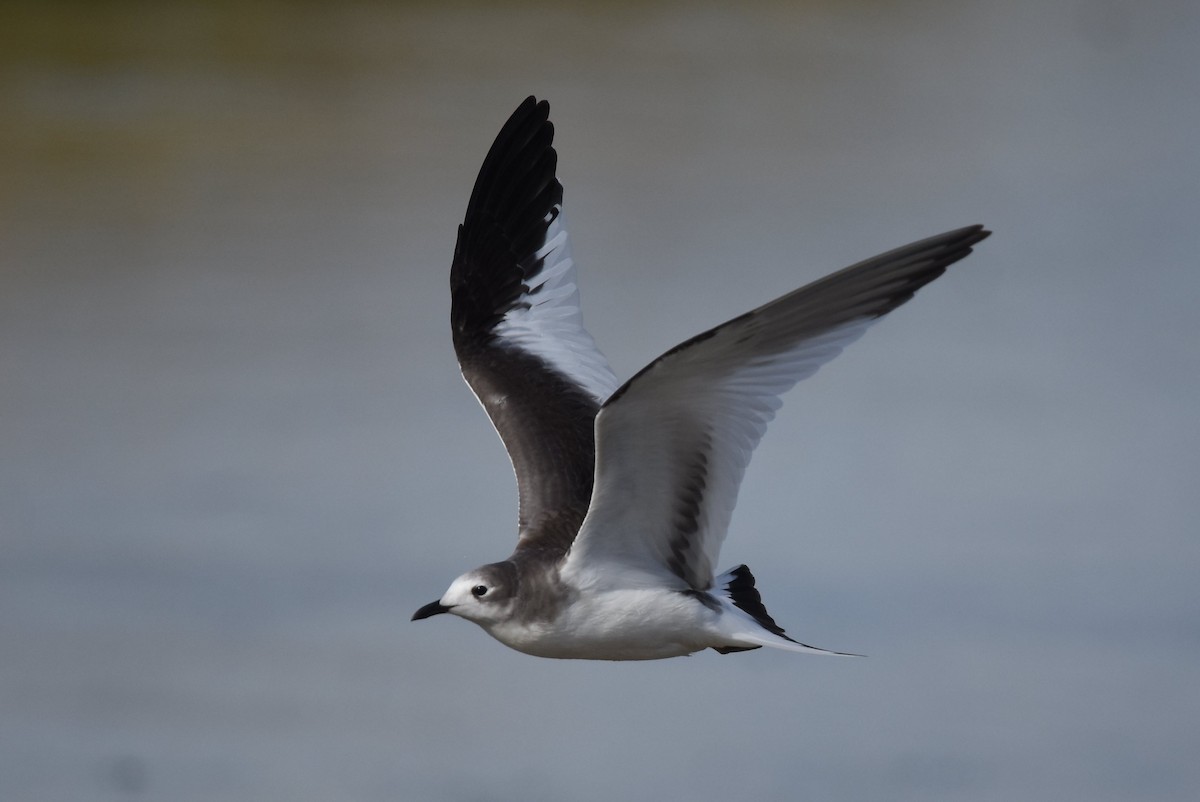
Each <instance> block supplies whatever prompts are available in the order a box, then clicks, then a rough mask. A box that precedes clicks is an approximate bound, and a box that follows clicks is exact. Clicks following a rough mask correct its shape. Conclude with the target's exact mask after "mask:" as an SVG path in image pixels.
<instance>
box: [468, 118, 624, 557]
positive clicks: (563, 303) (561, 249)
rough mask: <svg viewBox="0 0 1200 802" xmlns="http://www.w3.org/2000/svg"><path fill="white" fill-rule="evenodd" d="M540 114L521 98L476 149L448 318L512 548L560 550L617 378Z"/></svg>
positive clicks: (586, 483) (581, 499)
mask: <svg viewBox="0 0 1200 802" xmlns="http://www.w3.org/2000/svg"><path fill="white" fill-rule="evenodd" d="M548 116H549V104H547V103H546V102H545V101H542V102H540V103H539V102H537V101H536V100H535V99H534V98H533V97H529V98H527V99H526V100H525V102H523V103H522V104H521V105H520V106H519V107H518V108H517V110H516V111H515V112H513V114H512V116H511V117H510V118H509V119H508V122H506V123H505V124H504V127H503V128H502V129H501V130H500V133H499V134H498V135H497V136H496V141H495V142H494V143H493V144H492V147H491V150H489V151H488V155H487V158H485V159H484V162H483V166H482V167H481V168H480V170H479V177H478V178H477V179H476V181H475V188H474V189H473V190H472V192H471V200H470V202H469V203H468V204H467V213H466V217H465V218H464V220H463V223H462V225H461V226H459V229H458V243H457V245H456V246H455V249H454V264H453V266H452V268H451V271H450V291H451V313H450V321H451V325H452V327H453V330H454V350H455V351H456V353H457V354H458V361H459V365H460V366H461V367H462V373H463V377H464V378H465V379H466V380H467V383H468V384H469V385H470V386H471V389H472V390H473V391H474V392H475V395H476V396H477V397H478V398H479V401H480V403H482V404H483V408H484V409H485V410H486V411H487V414H488V416H489V417H490V418H491V420H492V424H493V425H494V426H495V427H496V431H497V432H498V433H499V434H500V438H501V439H502V440H503V441H504V446H505V448H507V449H508V454H509V457H510V458H511V459H512V463H513V469H514V470H515V471H516V474H517V488H518V491H519V495H520V512H519V526H520V538H519V541H518V547H537V548H544V549H559V550H564V551H565V550H566V548H567V547H569V546H570V544H571V540H572V539H573V538H574V536H575V533H576V531H577V530H578V528H579V525H580V522H581V521H582V520H583V516H584V514H585V512H586V511H587V506H588V502H589V500H590V498H591V492H592V472H593V470H594V453H595V450H594V441H593V420H594V418H595V416H596V412H597V410H598V409H599V408H600V404H601V403H603V401H604V400H605V399H606V398H607V397H608V396H609V395H610V394H611V393H612V391H613V389H614V388H615V387H616V384H617V382H616V378H615V377H614V376H613V373H612V371H611V370H610V369H609V367H608V363H607V361H606V360H605V359H604V356H603V355H602V354H601V353H600V352H599V351H598V350H597V349H596V345H595V343H594V342H593V341H592V338H591V336H590V335H589V334H588V333H587V331H586V330H585V329H584V328H583V322H582V320H581V318H580V312H579V290H578V288H577V286H576V284H575V267H574V263H573V262H572V260H571V253H570V249H569V247H568V244H567V229H566V225H565V222H564V220H563V216H562V185H561V184H559V182H558V179H557V178H556V177H555V166H556V164H557V154H556V153H555V151H554V148H553V147H552V144H553V140H554V126H553V124H552V123H550V121H549V119H548Z"/></svg>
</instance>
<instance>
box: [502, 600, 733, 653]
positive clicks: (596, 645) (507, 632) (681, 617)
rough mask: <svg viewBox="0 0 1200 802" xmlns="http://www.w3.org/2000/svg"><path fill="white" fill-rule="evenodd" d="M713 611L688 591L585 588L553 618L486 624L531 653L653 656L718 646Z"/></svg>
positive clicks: (512, 644)
mask: <svg viewBox="0 0 1200 802" xmlns="http://www.w3.org/2000/svg"><path fill="white" fill-rule="evenodd" d="M716 619H717V613H714V612H713V611H711V610H709V609H708V608H707V607H705V606H704V605H703V604H702V603H701V602H700V601H699V600H697V599H696V598H695V597H693V596H689V595H686V594H684V593H679V592H678V591H673V590H665V589H661V588H655V589H645V590H629V589H622V590H613V591H605V592H599V593H585V594H581V595H579V596H577V597H576V598H575V599H573V600H572V603H570V604H568V605H567V607H566V609H565V610H564V611H563V613H562V614H560V615H559V616H558V618H557V619H555V620H553V621H535V622H518V621H509V622H498V623H496V624H494V625H492V626H490V627H486V629H487V631H488V633H489V634H490V635H491V636H492V637H494V638H495V639H496V640H498V641H500V642H501V643H503V644H505V645H506V646H509V647H511V648H513V649H516V650H517V651H520V652H525V653H526V654H532V655H535V656H537V657H557V658H573V659H581V660H658V659H661V658H665V657H679V656H681V655H685V654H692V653H693V652H698V651H700V650H701V649H706V648H708V647H709V646H714V645H721V643H722V642H723V639H722V638H721V637H720V636H719V635H717V633H716V632H715V629H714V625H715V622H716Z"/></svg>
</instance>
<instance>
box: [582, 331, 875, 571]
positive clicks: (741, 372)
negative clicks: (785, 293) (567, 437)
mask: <svg viewBox="0 0 1200 802" xmlns="http://www.w3.org/2000/svg"><path fill="white" fill-rule="evenodd" d="M773 318H774V319H773ZM876 319H877V318H874V317H867V318H856V319H854V320H851V321H849V322H847V323H844V324H842V325H840V326H836V327H834V328H831V329H828V330H826V331H823V332H821V333H819V334H816V335H814V336H809V337H807V338H804V339H801V340H800V341H798V342H793V343H791V344H790V347H786V346H785V347H783V348H780V346H782V345H784V344H783V343H781V342H779V340H778V337H777V336H776V335H778V333H779V332H778V331H777V327H778V324H779V322H780V321H779V320H778V318H775V316H774V315H770V314H767V315H764V316H763V319H760V318H756V317H754V316H750V317H747V318H744V319H740V320H736V321H733V322H731V323H730V324H727V325H725V326H723V327H720V328H719V329H717V330H715V331H714V332H713V333H712V334H711V336H709V337H708V338H707V339H699V340H697V341H695V342H694V343H691V344H689V345H687V346H685V347H683V348H681V349H680V350H678V351H675V352H669V353H668V354H666V355H665V356H664V357H662V358H660V359H659V360H657V361H656V362H654V363H652V364H651V366H650V367H649V368H648V369H647V370H646V371H645V372H644V373H642V374H641V375H639V376H638V377H636V378H635V379H634V380H633V382H631V383H630V385H629V386H628V387H627V388H626V389H625V391H624V392H622V393H621V394H620V395H619V396H618V397H617V398H615V399H614V400H613V402H612V403H611V404H610V405H608V406H606V407H604V408H603V409H601V411H600V415H599V416H598V417H597V419H596V483H595V489H594V491H593V495H592V503H591V507H590V509H589V511H588V515H587V518H586V519H585V521H584V524H583V527H582V529H581V530H580V533H579V535H578V537H577V538H576V540H575V545H574V546H573V547H572V549H571V553H570V556H569V557H568V561H567V565H566V566H564V571H572V570H576V571H577V570H581V569H584V568H585V567H586V568H587V569H588V570H589V572H590V569H591V568H592V567H594V566H595V565H596V563H597V562H599V563H619V564H621V565H622V566H623V567H624V568H626V569H631V568H632V569H640V570H642V571H648V572H652V573H655V574H659V575H662V574H663V573H667V574H670V575H674V576H675V577H676V579H677V581H678V580H682V582H686V583H687V585H688V586H690V587H693V588H701V589H703V588H708V587H710V586H711V584H712V581H713V574H714V567H715V565H716V563H717V560H718V558H719V554H720V550H721V544H722V543H723V542H724V540H725V535H726V533H727V531H728V528H729V521H730V518H731V516H732V514H733V508H734V505H735V504H736V502H737V493H738V487H739V486H740V485H741V482H742V477H743V475H744V474H745V472H746V466H747V465H748V464H749V462H750V456H751V453H752V452H753V451H754V448H755V447H756V446H757V445H758V443H759V441H760V440H761V439H762V436H763V433H764V432H765V431H766V428H767V424H768V423H770V421H771V420H772V418H774V417H775V412H776V410H778V409H779V407H780V406H781V404H782V402H781V400H780V396H781V395H782V394H783V393H785V392H787V391H788V390H789V389H791V388H792V386H793V385H795V384H796V382H798V381H800V380H801V379H804V378H807V377H809V376H811V375H812V374H814V373H816V372H817V369H818V368H820V366H821V365H823V364H825V363H826V362H828V361H829V360H831V359H833V358H834V357H836V356H837V355H838V354H839V353H841V351H842V349H843V348H844V347H845V346H846V345H849V344H850V343H851V342H853V341H854V340H856V339H858V338H859V337H861V336H862V334H863V332H865V331H866V330H867V328H868V327H870V325H871V324H872V323H874V322H875V320H876ZM772 324H774V326H773V325H772ZM681 586H682V583H681Z"/></svg>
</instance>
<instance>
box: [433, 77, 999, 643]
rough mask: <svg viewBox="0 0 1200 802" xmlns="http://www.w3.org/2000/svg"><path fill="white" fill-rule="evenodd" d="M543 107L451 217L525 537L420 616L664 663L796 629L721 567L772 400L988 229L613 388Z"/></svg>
mask: <svg viewBox="0 0 1200 802" xmlns="http://www.w3.org/2000/svg"><path fill="white" fill-rule="evenodd" d="M553 140H554V126H553V124H552V123H551V122H550V120H549V104H548V103H547V102H546V101H544V100H543V101H541V102H538V101H537V100H536V99H535V98H533V97H529V98H526V100H525V101H524V102H523V103H521V105H520V106H519V107H518V108H517V109H516V111H515V112H513V114H512V116H511V117H510V118H509V119H508V121H507V122H506V123H505V124H504V126H503V127H502V128H501V130H500V133H499V134H498V135H497V136H496V140H495V142H494V143H493V144H492V147H491V149H490V150H489V151H488V154H487V157H486V158H485V159H484V162H483V166H482V167H481V168H480V171H479V176H478V178H477V179H476V181H475V186H474V189H473V190H472V192H471V199H470V201H469V202H468V204H467V212H466V215H465V217H464V219H463V223H462V225H460V226H459V228H458V241H457V244H456V245H455V249H454V261H453V264H452V267H451V271H450V288H451V312H450V320H451V326H452V329H453V337H454V349H455V352H456V354H457V356H458V361H459V365H460V367H461V368H462V373H463V377H464V378H465V379H466V381H467V384H468V385H470V387H471V389H472V391H474V393H475V395H476V397H477V398H478V399H479V401H480V403H481V404H482V405H483V408H484V410H485V411H486V412H487V414H488V416H489V417H490V418H491V421H492V424H493V425H494V426H495V428H496V431H497V433H498V434H499V435H500V438H501V440H502V441H503V442H504V446H505V448H506V449H507V450H508V454H509V457H510V459H511V460H512V464H513V469H514V471H515V472H516V477H517V490H518V498H519V511H518V520H517V524H518V532H517V546H516V550H515V551H514V552H513V553H512V555H511V556H510V557H509V558H508V559H506V560H503V561H501V562H495V563H490V564H488V565H484V566H482V567H480V568H476V569H474V570H471V571H468V572H467V573H465V574H463V575H462V576H460V577H458V578H457V579H455V580H454V581H453V582H452V583H451V584H450V587H449V589H447V590H446V592H445V593H444V594H443V595H442V597H441V598H440V599H438V600H437V601H435V602H432V603H430V604H427V605H425V606H424V607H422V608H421V609H419V610H417V612H416V613H414V614H413V617H412V620H414V621H417V620H420V619H425V618H429V617H430V616H434V615H438V614H440V613H450V614H452V615H456V616H459V617H461V618H465V619H467V620H468V621H473V622H475V623H476V624H478V625H479V626H481V627H482V628H483V629H484V630H485V631H486V632H487V633H488V634H489V635H491V636H492V637H494V638H495V639H496V640H498V641H500V642H501V643H503V644H505V645H506V646H509V647H511V648H513V649H516V650H518V651H521V652H525V653H526V654H531V655H535V656H539V657H552V658H578V659H592V660H653V659H659V658H666V657H677V656H682V655H687V654H692V653H694V652H698V651H701V650H703V649H709V648H711V649H714V650H715V651H717V652H719V653H721V654H729V653H731V652H741V651H747V650H750V649H758V648H760V647H763V646H770V647H773V648H776V649H784V650H788V651H792V652H804V653H810V654H842V653H841V652H832V651H829V650H826V649H819V648H816V647H814V646H809V645H807V644H804V643H800V642H798V641H796V640H793V639H792V638H790V637H789V636H788V635H787V634H786V633H785V632H784V630H783V628H782V627H780V626H779V625H778V624H776V623H775V621H774V619H773V618H772V617H771V616H770V615H769V614H768V613H767V609H766V607H765V606H764V604H763V602H762V597H761V596H760V595H759V592H758V589H757V588H756V587H755V583H754V576H753V574H751V573H750V569H749V568H747V567H746V566H745V565H739V566H737V567H736V568H733V569H732V570H729V571H725V572H723V573H719V574H718V573H716V571H715V567H716V565H717V561H718V558H719V554H720V550H721V545H722V543H723V542H724V540H725V535H726V532H727V530H728V528H729V521H730V517H731V515H732V513H733V508H734V503H735V502H736V500H737V492H738V486H739V485H740V484H741V481H742V476H743V474H744V473H745V471H746V465H747V464H748V463H749V461H750V455H751V452H753V450H754V448H755V446H757V445H758V442H759V440H760V439H761V438H762V435H763V432H764V431H765V430H766V427H767V424H768V423H769V422H770V421H771V419H772V418H773V417H774V416H775V412H776V410H778V409H779V407H780V403H781V401H780V396H781V395H782V394H783V393H785V392H786V391H788V390H789V389H791V388H792V386H793V385H795V384H796V382H798V381H800V380H801V379H805V378H807V377H809V376H811V375H812V374H813V373H815V372H816V371H817V369H818V368H819V367H820V366H821V365H823V364H825V363H826V362H828V361H829V360H831V359H833V358H834V357H835V356H837V355H838V354H839V353H841V350H842V349H843V348H844V347H845V346H846V345H848V344H849V343H851V342H853V341H854V340H857V339H858V338H859V337H860V336H862V334H863V332H865V331H866V330H867V329H868V328H870V326H871V325H872V324H874V323H875V322H876V321H878V320H879V319H880V318H881V317H883V316H884V315H886V314H887V313H889V312H891V311H892V310H893V309H895V308H896V307H898V306H900V305H901V304H903V303H905V302H906V301H908V300H909V299H910V298H912V296H913V293H915V292H916V291H917V290H918V289H920V288H921V287H923V286H924V285H926V284H928V283H929V282H931V281H933V280H934V279H936V278H937V277H939V276H941V275H942V273H943V272H945V270H946V268H947V266H949V265H951V264H953V263H954V262H957V261H958V260H959V259H962V258H963V257H965V256H967V255H968V254H969V253H971V246H972V245H974V244H976V243H978V242H979V241H980V240H982V239H984V238H985V237H987V236H988V234H989V233H990V232H988V231H985V230H984V229H983V227H982V226H979V225H974V226H968V227H965V228H960V229H957V230H954V231H948V232H946V233H944V234H939V235H937V236H934V237H930V238H928V239H924V240H921V241H919V242H914V243H912V244H910V245H905V246H904V247H901V248H897V249H895V250H893V251H889V252H887V253H884V254H882V255H880V256H875V257H873V258H871V259H867V260H866V261H864V262H859V263H858V264H855V265H852V266H851V267H847V268H845V269H844V270H840V271H838V272H836V273H832V274H830V275H828V276H826V277H825V278H822V279H820V280H818V281H815V282H813V283H811V284H808V285H807V286H805V287H802V288H800V289H798V290H795V291H794V292H790V293H788V294H787V295H784V296H782V297H780V298H777V299H776V300H774V301H771V302H770V303H768V304H765V305H764V306H760V307H759V308H757V309H754V310H752V311H750V312H747V313H745V314H743V315H741V316H739V317H735V318H733V319H732V320H730V321H728V322H726V323H724V324H722V325H720V326H717V327H715V328H712V329H709V330H708V331H706V332H704V333H702V334H698V335H696V336H695V337H692V338H691V339H690V340H687V341H686V342H684V343H681V344H680V345H677V346H675V347H674V348H671V349H670V350H668V351H667V352H665V353H664V354H662V355H661V356H659V357H658V358H657V359H655V360H654V361H652V362H651V363H650V364H648V365H647V366H646V367H644V368H642V370H641V371H639V372H638V373H637V374H636V375H634V377H633V378H631V379H630V380H629V381H627V382H625V383H624V384H621V385H618V383H617V379H616V377H615V376H614V375H613V372H612V370H611V369H610V368H609V366H608V362H607V361H606V360H605V358H604V356H603V355H602V354H601V353H600V351H599V350H598V349H597V347H596V344H595V342H594V341H593V340H592V337H591V335H589V334H588V333H587V331H586V330H585V329H584V327H583V323H582V319H581V317H580V305H579V290H578V286H577V284H576V279H575V263H574V261H573V260H572V258H571V253H570V248H569V245H568V241H567V228H566V222H565V219H564V217H563V210H562V198H563V188H562V185H561V184H560V183H559V181H558V179H557V177H556V167H557V160H558V156H557V154H556V152H555V150H554V147H553Z"/></svg>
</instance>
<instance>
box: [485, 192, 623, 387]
mask: <svg viewBox="0 0 1200 802" xmlns="http://www.w3.org/2000/svg"><path fill="white" fill-rule="evenodd" d="M547 222H548V223H549V226H548V228H547V229H546V241H545V244H543V245H542V247H541V248H540V249H538V251H537V252H536V253H535V254H534V255H533V256H531V257H530V259H531V260H538V259H541V260H542V269H541V270H540V271H538V272H537V273H536V274H535V275H534V276H533V277H532V278H531V279H529V283H528V284H527V285H526V289H525V292H524V293H523V294H522V295H521V298H520V300H519V301H518V303H517V304H516V306H514V307H513V308H512V309H511V310H509V311H508V313H507V314H505V315H504V318H503V319H502V320H501V321H500V322H499V323H497V324H496V327H495V329H494V332H495V334H496V336H497V337H499V338H500V339H501V340H502V341H504V342H505V343H507V344H509V345H512V346H515V347H516V348H519V349H521V350H523V351H526V352H528V353H531V354H533V355H535V356H537V357H539V358H541V359H543V360H545V362H547V363H548V364H549V365H551V366H552V367H553V368H555V369H556V370H558V371H559V372H560V373H562V374H563V375H564V376H567V377H569V378H570V379H572V380H573V381H574V382H576V383H577V384H579V385H580V386H581V387H583V389H584V390H586V391H587V392H588V393H589V394H590V395H591V396H592V397H593V398H595V399H596V401H597V403H603V402H604V400H605V399H606V398H608V397H609V396H610V395H612V393H613V391H614V390H615V389H616V388H617V378H616V376H615V375H613V372H612V369H611V368H609V366H608V361H607V360H606V359H605V358H604V355H603V354H602V353H600V350H599V349H598V348H597V347H596V342H595V340H593V339H592V336H591V335H590V334H588V332H587V330H586V329H584V327H583V316H582V314H581V312H580V304H579V286H578V284H577V283H576V280H575V262H574V260H573V259H572V258H571V248H570V244H569V243H568V241H567V227H566V220H565V219H564V217H563V213H562V206H561V204H560V205H556V206H554V208H553V209H552V210H551V212H550V214H549V215H548V216H547Z"/></svg>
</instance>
